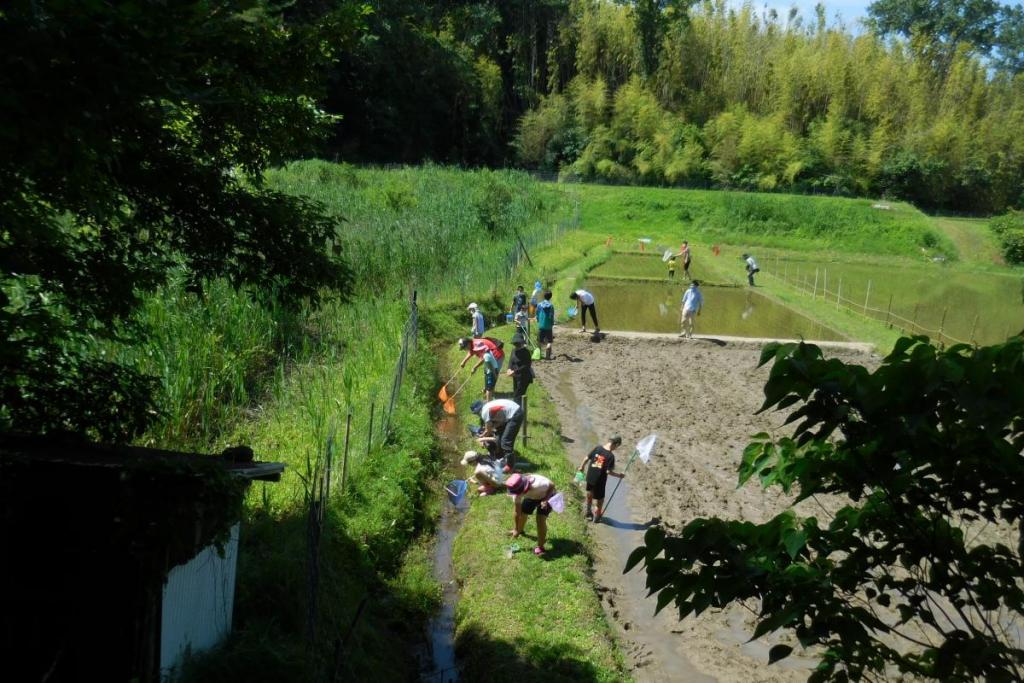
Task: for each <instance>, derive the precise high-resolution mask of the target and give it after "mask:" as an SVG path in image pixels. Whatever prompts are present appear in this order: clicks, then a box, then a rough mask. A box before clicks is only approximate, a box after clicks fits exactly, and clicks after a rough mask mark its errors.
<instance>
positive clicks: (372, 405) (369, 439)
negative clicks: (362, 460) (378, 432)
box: [366, 401, 376, 458]
mask: <svg viewBox="0 0 1024 683" xmlns="http://www.w3.org/2000/svg"><path fill="white" fill-rule="evenodd" d="M375 407H376V404H375V403H374V402H373V401H370V429H369V431H368V432H367V433H366V457H367V458H369V457H370V447H371V446H372V445H373V409H374V408H375Z"/></svg>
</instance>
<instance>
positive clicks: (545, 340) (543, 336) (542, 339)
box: [537, 289, 555, 360]
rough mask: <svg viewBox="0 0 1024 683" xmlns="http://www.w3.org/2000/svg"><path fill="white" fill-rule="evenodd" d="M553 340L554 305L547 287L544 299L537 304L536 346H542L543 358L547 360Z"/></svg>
mask: <svg viewBox="0 0 1024 683" xmlns="http://www.w3.org/2000/svg"><path fill="white" fill-rule="evenodd" d="M554 340H555V305H554V304H553V303H551V290H550V289H549V290H547V291H546V292H544V300H543V301H541V302H540V303H538V304H537V346H543V347H544V358H545V359H547V360H551V342H553V341H554ZM545 345H546V346H545Z"/></svg>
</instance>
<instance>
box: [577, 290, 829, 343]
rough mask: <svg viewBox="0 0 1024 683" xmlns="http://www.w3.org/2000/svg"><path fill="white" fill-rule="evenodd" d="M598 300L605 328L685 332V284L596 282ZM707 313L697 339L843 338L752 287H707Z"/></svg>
mask: <svg viewBox="0 0 1024 683" xmlns="http://www.w3.org/2000/svg"><path fill="white" fill-rule="evenodd" d="M584 286H585V288H586V289H587V290H589V291H590V292H591V293H592V294H593V295H594V299H595V302H596V306H597V314H598V320H599V321H600V323H601V328H602V329H608V330H630V331H637V332H674V333H678V332H679V331H680V327H679V316H680V301H681V299H682V295H683V290H684V289H685V288H686V287H687V286H688V285H687V283H686V282H685V281H682V282H675V283H671V282H635V281H628V280H601V279H598V278H592V279H590V280H588V281H587V283H586V285H584ZM701 292H702V293H703V295H704V308H703V310H702V311H701V314H700V316H699V317H698V318H697V319H696V326H695V330H694V332H695V334H698V335H708V334H711V335H714V334H720V335H728V336H735V337H761V338H765V337H766V338H774V339H807V340H814V341H838V340H842V339H844V337H843V336H842V335H840V334H839V333H838V332H835V331H834V330H832V329H830V328H828V327H826V326H824V325H822V324H821V323H819V322H817V321H815V320H812V319H810V318H807V317H804V316H802V315H800V314H799V313H797V312H796V311H794V310H792V309H791V308H787V307H786V306H783V305H782V304H779V303H776V302H775V301H773V300H771V299H769V298H767V297H765V296H762V295H760V294H758V293H757V290H756V289H751V288H749V287H701Z"/></svg>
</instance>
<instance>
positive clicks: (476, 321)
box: [466, 303, 484, 339]
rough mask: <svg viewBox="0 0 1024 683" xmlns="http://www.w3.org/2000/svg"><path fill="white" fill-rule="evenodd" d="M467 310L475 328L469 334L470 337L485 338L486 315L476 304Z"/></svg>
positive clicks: (467, 307)
mask: <svg viewBox="0 0 1024 683" xmlns="http://www.w3.org/2000/svg"><path fill="white" fill-rule="evenodd" d="M466 310H467V311H469V314H470V315H471V316H472V317H473V327H472V329H471V330H470V332H469V335H470V336H471V337H473V338H474V339H475V338H477V337H482V336H484V314H483V313H481V312H480V309H479V308H478V307H477V305H476V304H475V303H472V304H470V305H469V306H466Z"/></svg>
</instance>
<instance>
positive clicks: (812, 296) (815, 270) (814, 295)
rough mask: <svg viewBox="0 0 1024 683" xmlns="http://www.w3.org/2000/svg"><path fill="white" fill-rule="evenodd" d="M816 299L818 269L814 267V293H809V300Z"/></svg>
mask: <svg viewBox="0 0 1024 683" xmlns="http://www.w3.org/2000/svg"><path fill="white" fill-rule="evenodd" d="M817 298H818V267H817V266H815V267H814V291H812V292H811V299H812V300H813V299H817Z"/></svg>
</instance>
